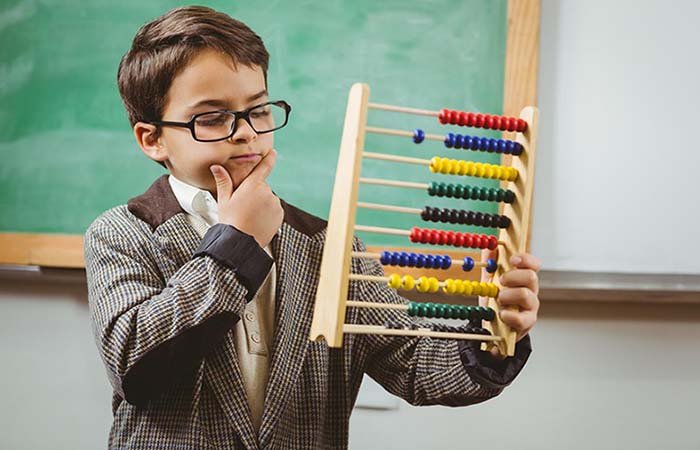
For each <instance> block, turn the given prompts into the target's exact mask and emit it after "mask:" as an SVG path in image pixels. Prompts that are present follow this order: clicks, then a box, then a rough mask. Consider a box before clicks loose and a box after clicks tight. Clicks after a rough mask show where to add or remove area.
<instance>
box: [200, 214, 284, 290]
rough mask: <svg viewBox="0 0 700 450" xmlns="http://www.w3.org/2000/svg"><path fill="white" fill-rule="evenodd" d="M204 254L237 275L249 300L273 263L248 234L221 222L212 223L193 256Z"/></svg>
mask: <svg viewBox="0 0 700 450" xmlns="http://www.w3.org/2000/svg"><path fill="white" fill-rule="evenodd" d="M203 255H207V256H209V257H210V258H212V259H214V260H215V261H217V262H218V263H220V264H222V265H224V266H226V267H228V268H229V269H231V270H233V271H235V272H236V277H237V278H238V280H239V281H240V282H241V284H242V285H243V286H244V287H245V288H246V289H247V290H248V295H247V296H246V300H248V301H250V300H252V298H253V297H254V296H255V294H256V293H257V292H258V289H260V286H261V285H262V283H263V281H265V278H266V277H267V274H268V273H269V272H270V268H271V267H272V263H273V260H272V258H270V255H268V254H267V253H266V252H265V250H263V249H262V247H260V245H258V243H257V241H256V240H255V239H254V238H253V237H252V236H251V235H249V234H246V233H244V232H242V231H240V230H239V229H237V228H235V227H233V226H231V225H227V224H223V223H217V224H216V225H214V226H212V227H211V228H209V230H208V231H207V233H206V234H205V235H204V238H203V239H202V243H201V244H199V248H197V250H196V251H195V253H194V257H195V258H196V257H199V256H203Z"/></svg>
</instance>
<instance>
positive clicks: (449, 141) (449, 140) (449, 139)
mask: <svg viewBox="0 0 700 450" xmlns="http://www.w3.org/2000/svg"><path fill="white" fill-rule="evenodd" d="M454 145H455V135H454V134H452V133H447V134H446V135H445V147H447V148H452V147H454Z"/></svg>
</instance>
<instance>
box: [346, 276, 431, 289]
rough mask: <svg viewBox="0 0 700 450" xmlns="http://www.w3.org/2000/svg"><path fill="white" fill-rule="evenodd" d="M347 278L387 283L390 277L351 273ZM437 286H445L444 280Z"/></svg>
mask: <svg viewBox="0 0 700 450" xmlns="http://www.w3.org/2000/svg"><path fill="white" fill-rule="evenodd" d="M348 280H355V281H374V282H377V283H388V282H389V280H390V278H389V277H380V276H378V275H362V274H359V273H351V274H350V275H349V276H348ZM438 286H439V287H445V282H444V281H438Z"/></svg>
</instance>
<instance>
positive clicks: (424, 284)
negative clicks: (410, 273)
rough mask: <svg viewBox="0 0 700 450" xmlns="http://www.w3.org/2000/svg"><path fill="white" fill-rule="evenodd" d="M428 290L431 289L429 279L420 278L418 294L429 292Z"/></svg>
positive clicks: (417, 288) (417, 287) (417, 286)
mask: <svg viewBox="0 0 700 450" xmlns="http://www.w3.org/2000/svg"><path fill="white" fill-rule="evenodd" d="M428 289H430V281H429V280H428V277H420V278H419V279H418V284H417V285H416V290H417V291H418V292H428Z"/></svg>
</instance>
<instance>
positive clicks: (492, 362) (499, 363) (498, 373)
mask: <svg viewBox="0 0 700 450" xmlns="http://www.w3.org/2000/svg"><path fill="white" fill-rule="evenodd" d="M480 345H481V344H480V343H479V342H476V341H464V340H460V341H458V347H459V355H460V358H461V359H462V364H463V365H464V369H465V370H466V371H467V373H469V376H470V377H471V378H472V379H473V380H474V381H475V382H477V383H479V384H480V385H482V386H483V387H488V388H492V389H502V388H504V387H505V386H507V385H509V384H510V383H511V382H512V381H513V380H514V379H515V377H516V376H518V374H519V373H520V371H521V370H522V368H523V367H524V366H525V363H526V362H527V360H528V358H529V357H530V353H532V344H531V342H530V335H527V336H525V337H524V338H522V339H521V340H520V342H518V343H517V344H516V345H515V355H513V356H512V357H510V358H505V359H497V358H494V357H493V356H492V355H491V354H490V353H489V352H485V351H482V350H481V349H480V348H479V347H480Z"/></svg>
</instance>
